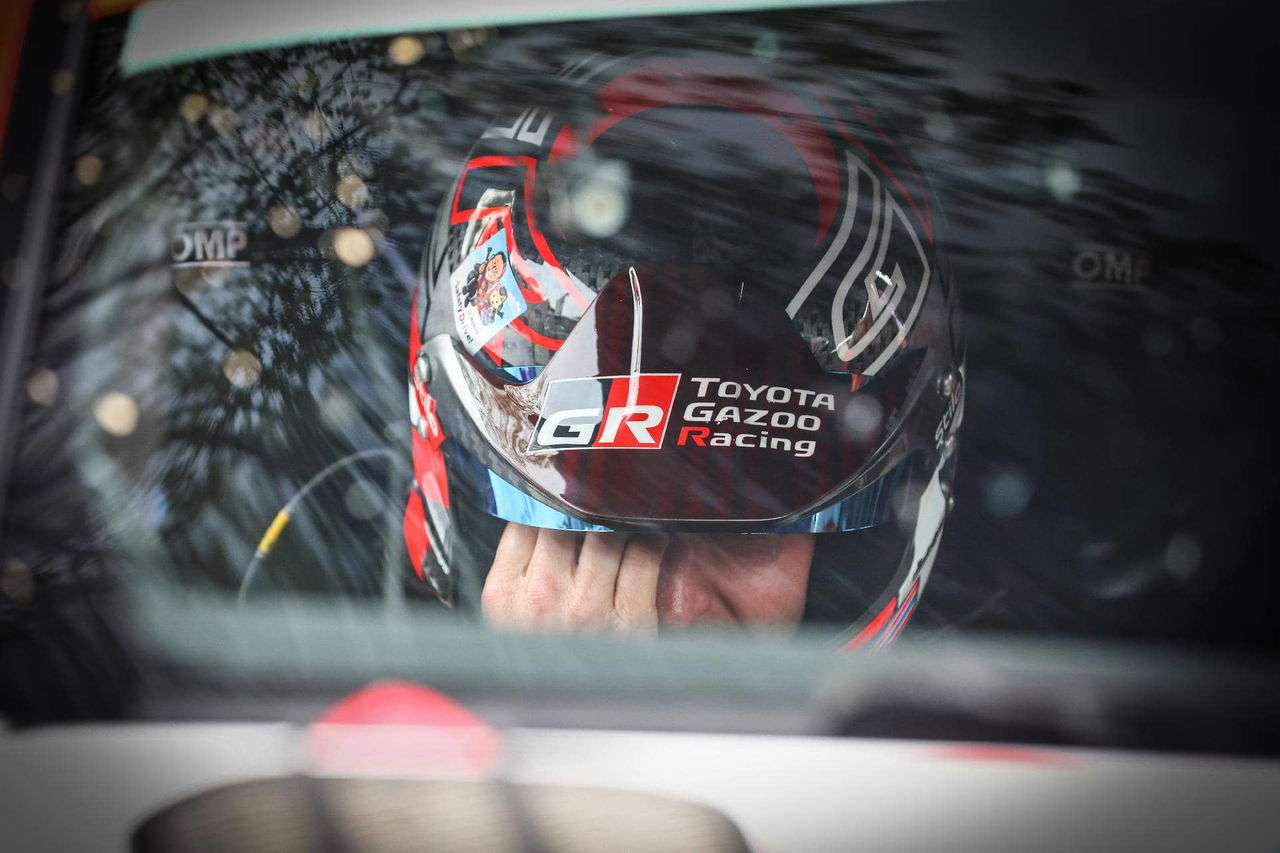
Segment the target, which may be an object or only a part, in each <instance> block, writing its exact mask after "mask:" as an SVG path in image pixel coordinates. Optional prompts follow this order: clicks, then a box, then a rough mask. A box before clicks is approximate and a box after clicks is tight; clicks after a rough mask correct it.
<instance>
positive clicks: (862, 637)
mask: <svg viewBox="0 0 1280 853" xmlns="http://www.w3.org/2000/svg"><path fill="white" fill-rule="evenodd" d="M897 604H898V599H897V598H896V597H895V598H891V599H889V603H888V604H886V605H885V606H884V607H883V608H882V609H881V610H880V612H879V613H877V614H876V618H874V619H872V620H871V621H870V622H869V623H867V626H866V627H865V628H863V629H862V630H861V631H859V632H858V633H857V635H856V636H855V637H854V638H853V639H852V640H850V641H849V642H847V643H845V644H844V645H843V646H841V647H840V650H841V651H852V650H854V649H860V648H862V647H863V646H865V645H866V644H867V643H869V642H871V640H873V639H874V638H875V636H876V634H878V633H880V629H881V628H883V627H884V626H885V623H886V622H888V621H889V619H890V617H892V616H893V609H894V607H895V606H897Z"/></svg>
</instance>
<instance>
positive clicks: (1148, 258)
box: [0, 2, 1280, 689]
mask: <svg viewBox="0 0 1280 853" xmlns="http://www.w3.org/2000/svg"><path fill="white" fill-rule="evenodd" d="M173 5H174V4H166V3H160V4H157V5H156V6H155V7H153V9H151V10H150V11H147V10H144V11H139V12H135V13H133V14H132V15H125V16H118V17H105V18H102V19H100V20H98V21H97V23H96V24H95V26H94V28H93V31H92V34H91V38H90V42H89V43H90V51H89V53H88V54H87V59H86V68H87V71H86V74H85V78H84V84H83V98H82V101H81V102H80V106H79V108H78V111H77V112H76V114H75V121H74V125H73V127H72V130H71V132H70V135H69V136H68V139H67V144H68V146H69V160H68V163H67V169H68V170H69V171H68V175H67V184H66V193H65V195H64V196H63V197H62V201H61V202H60V207H59V210H60V211H61V213H60V216H59V219H58V224H57V229H56V233H57V238H56V242H55V243H54V245H53V248H52V258H51V262H50V264H49V265H48V269H47V275H46V279H45V280H46V284H45V285H44V286H43V291H42V294H43V295H42V299H41V302H40V314H39V324H38V328H36V331H35V332H34V337H33V338H32V342H33V343H32V350H31V355H30V358H29V359H28V360H27V363H25V364H24V365H23V366H22V367H21V370H22V375H21V381H22V383H23V384H22V386H21V387H22V388H23V393H24V396H23V399H22V401H21V406H22V407H23V408H22V411H23V418H24V420H23V423H22V428H21V431H20V433H19V434H18V437H17V439H16V440H15V442H16V443H15V444H14V447H15V448H16V449H15V452H14V465H13V470H12V472H11V475H10V479H9V483H10V486H9V492H8V497H7V499H6V503H5V505H4V512H5V539H4V543H3V548H4V554H3V557H4V559H5V561H6V562H5V567H6V568H5V569H4V572H5V575H4V577H5V578H6V579H7V580H6V581H5V583H6V587H5V590H6V597H5V598H3V599H0V602H3V603H4V607H6V608H8V609H10V610H11V611H12V612H13V613H17V612H18V609H20V608H21V607H22V606H25V605H23V604H22V601H21V600H22V599H23V595H21V594H20V593H21V589H22V584H23V583H27V582H28V581H30V582H32V583H34V584H36V588H37V589H39V590H40V591H41V592H40V594H41V595H44V594H46V593H45V592H44V591H45V590H46V589H48V590H54V589H57V588H58V587H59V584H73V583H79V582H80V581H79V580H73V579H82V578H84V577H91V578H93V579H94V580H93V581H92V582H93V583H98V582H105V581H110V582H111V583H112V584H116V583H117V582H120V583H119V588H122V589H125V590H127V596H126V597H127V600H128V601H129V602H130V604H129V606H130V607H132V608H134V609H133V610H130V611H129V612H131V613H134V614H135V617H131V618H135V619H136V621H135V622H134V623H133V624H134V625H135V626H142V627H141V628H139V630H138V634H140V635H142V636H144V637H145V638H146V639H145V641H144V643H145V644H147V645H154V646H155V647H158V648H162V649H165V650H167V651H166V652H165V654H172V655H176V656H177V657H178V658H180V659H182V660H198V661H207V660H216V661H219V662H220V663H221V665H223V666H225V667H228V668H229V669H230V670H231V671H238V672H257V671H259V668H265V669H263V670H262V671H271V672H277V671H280V670H281V668H283V669H284V670H287V671H293V672H295V673H299V672H301V673H305V672H308V671H311V669H310V668H315V667H323V666H325V665H332V666H335V667H343V666H345V667H349V668H350V669H351V671H357V672H368V673H378V672H384V671H388V670H393V669H395V667H397V666H403V667H406V668H408V669H416V668H425V669H426V671H429V672H435V673H437V674H439V673H445V674H446V675H447V676H448V677H456V678H462V679H464V680H469V682H470V683H490V684H492V683H501V682H502V681H503V679H511V678H514V677H515V676H514V675H513V671H514V670H518V669H520V667H519V665H518V664H512V663H511V662H510V661H503V662H497V661H495V659H494V658H495V657H501V656H502V655H506V654H507V653H508V651H502V652H501V653H500V654H499V653H498V652H497V651H495V650H498V649H503V650H509V649H510V648H511V646H509V645H501V644H502V643H504V642H507V641H508V640H510V638H511V636H513V635H511V634H510V633H508V632H509V631H512V630H515V631H516V632H521V631H526V630H529V629H534V630H538V631H546V630H548V629H549V630H550V632H551V633H553V634H561V633H566V634H569V635H577V634H579V633H580V632H583V631H585V632H586V633H585V635H583V636H575V637H573V638H571V639H567V640H565V643H566V645H565V648H568V649H571V650H573V651H571V652H568V653H566V654H567V657H564V658H561V659H559V660H558V662H554V663H552V664H549V666H550V667H551V674H550V675H548V678H550V679H551V680H552V681H554V680H555V679H556V678H563V679H569V680H573V679H576V678H579V677H581V678H582V680H583V682H584V683H586V682H589V681H590V678H587V677H586V676H585V675H584V674H583V671H579V670H574V666H575V664H573V663H572V661H573V660H576V659H577V658H575V655H579V654H581V655H587V656H589V655H590V654H592V653H593V652H592V651H591V649H593V648H597V647H600V648H604V647H608V648H613V647H614V646H613V644H617V648H618V649H620V651H619V652H618V654H619V655H621V656H622V657H623V658H625V657H626V656H627V655H630V654H633V653H634V654H635V655H637V656H638V657H639V658H643V657H644V655H645V654H647V652H645V651H644V649H647V648H650V647H648V646H644V645H643V644H642V645H640V646H639V647H638V650H637V649H632V648H631V647H630V646H628V644H627V643H626V642H625V638H624V639H617V638H612V637H608V636H605V635H607V634H611V633H613V632H614V631H615V630H622V631H626V632H637V631H638V632H640V633H641V634H643V635H645V637H646V641H647V637H648V635H649V634H653V633H656V634H657V635H658V638H659V641H660V642H668V641H669V642H671V643H674V644H677V645H678V646H679V647H680V648H682V649H689V650H692V651H690V652H689V654H691V655H694V656H695V657H696V656H697V655H699V654H701V655H705V656H706V657H705V658H704V662H705V661H714V660H719V658H717V657H716V655H719V654H721V653H722V652H723V653H725V654H728V653H729V652H728V651H726V650H732V649H739V650H740V649H741V647H740V645H739V644H740V643H742V642H749V643H751V644H760V646H761V647H762V648H767V649H769V650H770V651H767V652H762V653H761V654H763V655H765V656H770V655H771V656H773V657H770V658H769V660H770V661H771V663H770V664H768V665H767V666H764V667H763V669H764V670H765V671H767V673H768V674H767V675H764V676H762V677H761V678H759V679H757V680H758V681H760V682H762V683H768V682H769V679H775V680H774V681H773V682H772V684H773V685H774V686H775V687H776V685H779V684H791V683H794V682H793V681H791V680H789V679H795V678H798V677H799V676H798V675H797V674H795V673H796V672H798V670H793V671H791V672H790V673H788V668H789V667H790V666H791V663H790V662H791V661H792V660H793V658H792V657H790V656H791V655H804V656H805V657H804V660H806V661H808V663H806V664H805V666H806V667H809V668H818V669H821V668H822V667H824V666H826V665H827V664H826V663H824V661H826V660H828V656H831V655H834V654H836V653H838V652H839V650H841V649H846V650H853V649H862V648H866V647H870V646H881V645H886V644H888V643H890V642H892V641H893V640H894V639H895V638H897V637H898V635H899V634H901V633H902V632H904V631H906V632H907V634H908V636H911V635H915V636H917V637H929V636H933V637H937V636H939V635H941V634H946V633H950V632H957V631H973V630H989V631H1000V632H1009V633H1015V634H1026V635H1035V636H1042V637H1063V636H1086V637H1092V638H1107V639H1123V640H1137V639H1142V640H1158V641H1163V642H1166V643H1170V644H1175V645H1184V646H1186V647H1189V648H1207V647H1218V646H1230V647H1233V648H1246V649H1250V650H1254V651H1258V650H1262V651H1267V652H1270V651H1272V650H1273V649H1272V645H1271V644H1272V643H1273V640H1274V632H1273V630H1272V629H1271V628H1270V624H1271V619H1270V616H1269V615H1268V613H1267V608H1266V606H1265V599H1264V596H1263V595H1262V594H1261V592H1262V590H1263V588H1264V586H1265V584H1264V581H1263V578H1264V575H1265V571H1264V566H1265V565H1266V564H1267V560H1266V556H1267V554H1268V553H1269V548H1268V547H1267V542H1266V539H1265V535H1266V529H1267V522H1268V521H1269V518H1270V515H1271V509H1272V506H1273V502H1274V476H1273V472H1274V470H1275V462H1276V458H1275V449H1274V445H1273V443H1272V442H1271V440H1270V437H1271V434H1272V430H1271V429H1270V427H1271V425H1272V424H1271V421H1270V420H1269V417H1270V416H1269V414H1268V411H1269V409H1270V406H1268V401H1269V400H1270V399H1272V398H1273V396H1274V395H1273V394H1272V393H1271V392H1272V391H1273V390H1276V387H1275V386H1276V380H1275V378H1274V375H1273V373H1272V371H1271V370H1270V365H1271V364H1272V363H1274V356H1275V353H1276V350H1277V345H1278V344H1280V338H1278V334H1277V329H1278V328H1280V324H1277V323H1276V319H1277V316H1276V315H1277V308H1278V307H1280V301H1278V298H1280V291H1278V290H1277V288H1276V280H1275V270H1276V263H1277V260H1278V258H1277V254H1276V252H1277V250H1276V243H1275V241H1274V240H1273V239H1271V236H1270V233H1269V231H1270V229H1269V225H1270V222H1271V219H1272V217H1271V215H1270V214H1269V212H1268V203H1267V200H1266V198H1265V188H1266V187H1269V186H1271V185H1272V184H1273V183H1274V180H1271V179H1273V178H1274V177H1275V174H1274V173H1275V169H1276V166H1275V164H1274V158H1272V157H1271V156H1270V155H1269V152H1267V151H1264V149H1266V148H1269V147H1270V145H1271V140H1273V139H1275V138H1276V136H1275V131H1276V127H1275V124H1276V116H1275V111H1274V110H1273V109H1270V108H1269V107H1264V106H1263V104H1262V103H1261V102H1260V97H1261V96H1260V95H1258V94H1257V93H1258V92H1260V91H1262V90H1261V89H1260V88H1259V86H1260V85H1261V84H1260V83H1259V81H1260V80H1261V79H1262V78H1263V76H1267V77H1269V75H1265V68H1266V67H1269V66H1271V65H1273V64H1274V61H1273V60H1272V59H1271V58H1270V54H1269V53H1268V52H1267V51H1266V50H1265V48H1266V44H1265V42H1264V41H1263V40H1262V39H1261V37H1260V36H1258V37H1255V36H1254V35H1252V33H1253V32H1256V28H1251V27H1248V26H1239V21H1238V20H1237V18H1236V17H1232V16H1225V15H1224V16H1222V17H1220V18H1217V19H1215V22H1212V23H1208V24H1206V23H1205V22H1204V21H1202V20H1201V15H1199V14H1198V13H1197V12H1196V10H1195V9H1193V8H1192V7H1189V6H1184V5H1180V4H1165V3H1137V4H1126V5H1124V6H1123V7H1115V6H1112V5H1108V4H1090V3H1084V4H1081V3H1045V4H1036V5H1035V8H1034V9H1031V8H1027V7H1026V5H1025V4H1020V3H1007V2H976V3H968V2H965V3H960V2H957V3H936V4H935V3H886V4H870V5H845V6H831V7H819V8H805V9H779V10H760V11H747V12H722V13H718V14H696V15H678V16H673V15H652V16H647V17H631V18H625V19H620V20H616V19H605V20H578V21H572V22H562V21H561V22H544V23H537V22H535V23H527V22H517V23H509V22H494V23H492V25H488V24H486V25H485V26H481V27H475V26H471V27H468V28H443V29H442V28H440V26H439V25H438V24H434V23H432V22H430V21H427V20H425V19H424V20H423V21H422V23H421V24H419V25H409V24H408V23H406V22H404V21H400V20H395V21H389V22H382V18H381V17H379V15H380V14H381V13H379V14H378V15H372V16H371V17H370V18H369V20H368V21H366V22H365V23H364V24H359V23H357V22H356V19H357V18H358V16H359V10H356V9H349V10H347V11H346V13H345V14H346V15H347V17H348V19H350V21H349V23H350V25H351V26H362V27H363V29H361V30H360V31H358V32H355V33H353V34H352V35H350V36H344V37H341V38H335V37H333V33H334V32H335V31H344V32H346V30H335V29H334V27H333V26H330V25H331V24H332V23H333V22H332V21H329V20H328V18H326V17H325V15H328V14H329V13H328V12H326V13H325V15H321V14H319V13H317V15H316V18H315V20H308V19H307V17H306V13H305V12H303V11H302V10H301V8H300V7H295V6H291V5H290V4H283V5H282V6H281V7H280V8H283V9H294V10H295V11H297V13H298V14H297V15H294V16H292V17H291V16H288V15H286V16H284V18H276V17H273V18H270V19H268V18H266V17H265V13H264V19H263V20H262V21H261V22H260V26H261V31H260V32H259V34H258V36H257V37H255V38H254V39H253V40H252V42H251V43H247V44H246V43H245V41H244V39H245V38H246V36H245V35H244V34H243V33H242V32H241V31H240V30H238V29H237V27H238V26H239V24H237V23H234V22H232V23H226V27H227V29H226V31H225V33H224V34H223V35H219V32H222V31H219V30H217V28H216V27H217V26H221V24H218V22H217V20H216V16H215V15H214V13H213V12H212V11H209V12H207V13H199V14H205V15H207V16H212V17H208V19H207V20H206V19H205V18H200V19H199V20H194V19H186V24H185V26H186V28H187V29H188V30H190V32H187V33H183V32H179V31H175V30H173V29H166V26H168V25H167V24H166V21H169V20H170V19H169V18H166V17H165V15H166V14H168V13H167V12H166V9H170V8H172V6H173ZM329 5H332V4H329ZM329 5H325V8H326V9H328V8H329ZM370 5H373V6H376V5H377V4H370ZM191 14H197V13H191ZM1246 17H1247V16H1246ZM1228 19H1230V21H1231V23H1228ZM997 21H998V22H999V26H995V25H993V22H997ZM224 23H225V22H224ZM1228 30H1229V31H1230V34H1231V41H1232V44H1233V48H1232V49H1231V50H1230V51H1225V52H1224V51H1219V50H1216V49H1215V50H1214V51H1213V53H1214V55H1215V57H1216V58H1215V61H1214V63H1212V64H1211V65H1206V66H1204V67H1197V69H1196V70H1195V71H1194V72H1193V71H1192V70H1191V69H1190V68H1189V67H1188V65H1187V63H1186V62H1185V57H1187V56H1192V55H1201V54H1202V53H1203V51H1204V45H1205V44H1210V45H1213V44H1218V43H1219V42H1218V41H1215V39H1226V38H1227V34H1228ZM238 40H239V41H238ZM24 579H26V580H24ZM32 579H34V580H32ZM46 584H47V586H46ZM11 590H18V593H13V594H9V593H10V591H11ZM48 594H49V595H54V596H55V597H56V595H57V593H54V592H49V593H48ZM30 600H31V597H30V596H28V597H27V598H26V601H27V602H28V603H29V601H30ZM0 618H3V619H8V618H9V616H7V615H5V614H4V611H0ZM13 618H14V619H18V618H19V617H18V616H14V617H13ZM15 624H17V623H16V622H15ZM908 626H910V627H908ZM495 629H498V631H499V633H498V639H497V640H495V642H497V643H499V645H485V643H486V642H488V641H487V640H486V639H485V638H487V637H489V636H491V634H492V632H493V631H494V630H495ZM743 629H748V630H746V631H744V630H743ZM361 637H363V638H365V639H363V640H356V639H353V638H361ZM415 638H417V639H415ZM562 639H563V638H562ZM363 642H368V643H369V645H368V646H367V648H366V647H360V646H359V643H363ZM428 642H429V643H430V644H431V645H430V646H425V645H422V644H423V643H428ZM361 648H364V649H365V650H364V651H361ZM425 648H430V649H448V650H449V651H448V653H447V654H434V653H430V652H428V651H423V649H425ZM415 649H416V650H417V651H416V652H415V651H414V650H415ZM372 650H378V651H377V653H376V654H374V653H373V651H372ZM366 652H369V653H368V654H367V656H366ZM681 654H684V653H683V652H682V653H681ZM810 655H812V656H811V657H810ZM298 661H305V663H301V664H300V663H298ZM326 661H328V662H329V663H328V664H326V663H325V662H326ZM267 662H271V665H270V666H268V665H267ZM295 664H297V666H298V667H301V669H298V668H297V667H295ZM202 665H203V664H202ZM648 665H649V666H650V669H646V668H645V665H638V666H637V668H636V669H635V670H632V671H629V672H628V673H624V674H621V675H616V678H617V680H618V682H619V683H626V682H628V680H629V679H633V680H636V681H638V682H641V683H648V684H652V683H658V682H661V680H662V677H663V676H661V675H660V674H658V671H659V670H661V669H662V666H659V665H658V663H656V662H655V661H654V660H652V659H650V660H649V662H648ZM557 666H559V667H562V669H560V670H556V669H555V667H557ZM291 667H292V669H291ZM508 667H512V668H508ZM712 668H714V666H712ZM699 671H700V672H705V671H706V670H699ZM804 671H806V672H808V671H810V669H805V670H804ZM300 677H301V678H303V679H304V680H305V678H306V675H305V674H303V675H301V676H300ZM611 677H613V676H611ZM672 677H673V678H674V677H675V676H672ZM726 678H730V676H726ZM742 678H743V679H744V683H745V682H747V681H751V680H752V678H751V677H750V676H748V675H746V674H745V673H744V674H742ZM646 679H649V680H648V681H646ZM682 689H683V688H682ZM762 689H774V688H773V687H767V686H766V687H765V688H762Z"/></svg>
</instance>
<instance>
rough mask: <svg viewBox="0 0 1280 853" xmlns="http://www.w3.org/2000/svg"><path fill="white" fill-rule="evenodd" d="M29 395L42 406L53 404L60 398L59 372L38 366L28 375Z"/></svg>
mask: <svg viewBox="0 0 1280 853" xmlns="http://www.w3.org/2000/svg"><path fill="white" fill-rule="evenodd" d="M27 396H28V397H30V398H31V399H32V401H33V402H35V403H38V404H39V405H41V406H52V405H53V404H54V403H55V402H56V401H57V399H58V374H56V373H54V372H53V371H52V370H50V369H49V368H47V367H37V368H36V369H35V370H33V371H31V374H30V375H29V376H28V377H27Z"/></svg>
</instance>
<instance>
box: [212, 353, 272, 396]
mask: <svg viewBox="0 0 1280 853" xmlns="http://www.w3.org/2000/svg"><path fill="white" fill-rule="evenodd" d="M222 375H223V376H225V377H227V381H228V382H230V383H231V384H232V385H235V386H236V387H237V388H251V387H253V385H254V384H255V383H256V382H257V381H258V379H259V378H260V377H261V376H262V362H260V361H258V357H257V356H256V355H254V354H253V353H251V352H249V351H248V350H244V349H233V350H232V351H231V352H229V353H227V357H226V358H225V359H223V361H222Z"/></svg>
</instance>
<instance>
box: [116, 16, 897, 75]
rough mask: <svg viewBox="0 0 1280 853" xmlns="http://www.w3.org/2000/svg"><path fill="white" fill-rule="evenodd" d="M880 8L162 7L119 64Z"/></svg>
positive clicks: (134, 68)
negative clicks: (313, 45) (624, 23)
mask: <svg viewBox="0 0 1280 853" xmlns="http://www.w3.org/2000/svg"><path fill="white" fill-rule="evenodd" d="M879 2H882V0H801V2H795V0H694V2H680V0H628V2H626V3H603V2H600V0H519V2H518V1H517V0H490V2H488V3H486V4H484V6H483V7H482V8H479V9H478V8H477V7H475V6H474V5H451V4H442V3H423V2H421V0H365V2H359V3H357V2H353V1H352V0H278V2H271V3H262V2H259V0H221V2H218V3H211V2H209V0H161V2H157V3H152V4H149V5H147V6H145V7H144V8H142V9H140V10H138V11H136V12H134V14H133V17H132V19H131V20H130V22H129V33H128V36H127V38H126V41H125V48H124V53H123V55H122V57H121V60H120V64H121V67H122V68H123V69H124V73H125V74H127V75H129V74H138V73H140V72H143V71H152V70H155V69H158V68H164V67H167V66H170V65H179V64H182V63H185V62H195V61H197V60H201V59H209V58H211V57H215V56H222V55H226V54H231V53H243V52H245V51H249V50H260V49H262V48H267V47H280V46H286V45H292V44H299V43H304V42H314V41H327V40H333V39H342V38H356V37H361V36H375V35H386V34H390V33H399V32H406V31H409V32H412V31H420V30H451V29H459V28H464V27H493V26H502V25H512V24H543V23H553V22H555V21H572V20H586V19H598V18H622V17H630V16H635V15H692V14H700V13H711V12H736V11H749V10H755V9H782V8H796V7H799V6H852V5H866V4H871V3H879Z"/></svg>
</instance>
